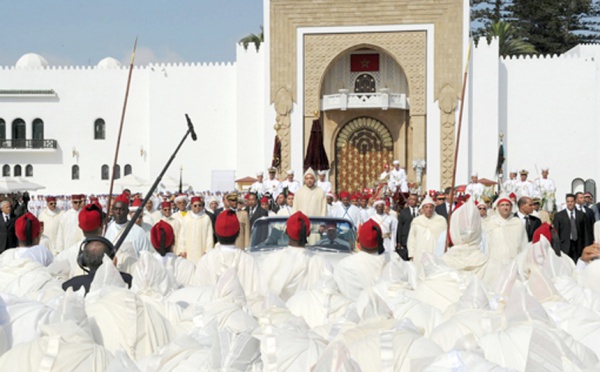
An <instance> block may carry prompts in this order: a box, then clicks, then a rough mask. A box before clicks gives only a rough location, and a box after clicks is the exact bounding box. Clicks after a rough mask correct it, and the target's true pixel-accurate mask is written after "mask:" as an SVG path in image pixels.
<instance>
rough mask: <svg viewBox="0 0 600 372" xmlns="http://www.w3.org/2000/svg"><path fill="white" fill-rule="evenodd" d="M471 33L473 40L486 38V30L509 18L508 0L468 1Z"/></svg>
mask: <svg viewBox="0 0 600 372" xmlns="http://www.w3.org/2000/svg"><path fill="white" fill-rule="evenodd" d="M470 3H471V31H472V33H473V37H474V38H475V39H479V38H480V37H481V36H486V35H487V33H488V28H489V27H490V26H491V25H492V24H493V23H496V22H499V21H504V20H507V19H509V18H510V17H511V13H510V10H509V6H510V3H509V1H508V0H470Z"/></svg>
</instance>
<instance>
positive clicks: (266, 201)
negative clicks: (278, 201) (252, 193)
mask: <svg viewBox="0 0 600 372" xmlns="http://www.w3.org/2000/svg"><path fill="white" fill-rule="evenodd" d="M268 202H269V199H267V197H266V196H263V197H262V198H260V204H266V203H268Z"/></svg>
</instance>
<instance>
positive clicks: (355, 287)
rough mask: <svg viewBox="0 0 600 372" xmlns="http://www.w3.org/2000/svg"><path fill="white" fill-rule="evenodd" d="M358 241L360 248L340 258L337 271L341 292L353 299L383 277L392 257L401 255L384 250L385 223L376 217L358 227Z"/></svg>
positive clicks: (335, 275) (336, 279)
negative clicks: (381, 223)
mask: <svg viewBox="0 0 600 372" xmlns="http://www.w3.org/2000/svg"><path fill="white" fill-rule="evenodd" d="M358 242H359V244H360V251H358V253H357V254H353V255H351V256H348V257H346V258H343V259H342V260H340V262H338V264H337V265H336V267H335V271H334V273H333V277H334V279H335V282H336V283H337V285H338V288H339V290H340V293H341V294H342V295H344V296H345V297H346V298H348V299H350V300H352V301H356V299H357V298H358V295H359V294H360V292H362V290H364V289H366V288H370V287H372V286H374V285H375V284H376V283H377V282H378V281H379V279H380V278H381V272H382V270H383V267H384V266H385V264H386V263H387V262H389V261H390V260H391V259H392V257H394V258H393V259H397V256H396V255H394V256H392V255H390V254H388V253H387V252H384V247H383V234H382V231H381V227H380V225H379V224H378V223H377V222H375V221H374V220H373V219H370V220H368V221H367V222H365V223H364V224H362V225H361V226H360V228H359V229H358Z"/></svg>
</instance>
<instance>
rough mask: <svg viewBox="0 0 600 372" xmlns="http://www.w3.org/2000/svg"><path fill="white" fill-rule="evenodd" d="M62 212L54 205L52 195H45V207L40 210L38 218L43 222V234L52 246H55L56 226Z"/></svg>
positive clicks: (54, 201) (54, 199) (54, 200)
mask: <svg viewBox="0 0 600 372" xmlns="http://www.w3.org/2000/svg"><path fill="white" fill-rule="evenodd" d="M63 214H64V212H63V211H62V210H60V209H59V208H58V207H57V206H56V198H55V197H54V196H48V197H46V208H44V209H42V211H41V212H40V217H39V220H40V222H41V223H43V224H44V235H46V236H47V237H48V239H50V241H51V242H52V245H53V246H54V247H56V246H57V239H58V228H59V227H60V220H61V218H62V215H63Z"/></svg>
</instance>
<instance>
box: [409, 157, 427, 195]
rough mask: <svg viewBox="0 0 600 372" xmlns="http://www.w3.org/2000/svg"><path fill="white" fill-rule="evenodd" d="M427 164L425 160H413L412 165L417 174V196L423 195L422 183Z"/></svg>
mask: <svg viewBox="0 0 600 372" xmlns="http://www.w3.org/2000/svg"><path fill="white" fill-rule="evenodd" d="M426 164H427V162H426V161H425V160H423V159H419V160H413V162H412V165H413V169H414V170H415V173H416V175H417V179H416V181H417V194H418V195H421V181H422V177H423V170H424V169H425V165H426Z"/></svg>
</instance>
